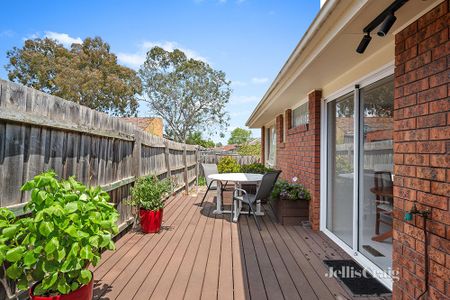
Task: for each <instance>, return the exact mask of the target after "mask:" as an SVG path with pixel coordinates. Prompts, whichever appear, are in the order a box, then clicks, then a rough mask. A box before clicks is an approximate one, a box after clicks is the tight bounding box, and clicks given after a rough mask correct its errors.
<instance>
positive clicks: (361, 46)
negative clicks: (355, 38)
mask: <svg viewBox="0 0 450 300" xmlns="http://www.w3.org/2000/svg"><path fill="white" fill-rule="evenodd" d="M371 40H372V37H371V36H370V33H369V32H368V33H366V34H365V35H364V36H363V38H362V40H361V42H360V43H359V45H358V48H356V52H358V53H359V54H363V53H364V51H366V48H367V46H369V43H370V41H371Z"/></svg>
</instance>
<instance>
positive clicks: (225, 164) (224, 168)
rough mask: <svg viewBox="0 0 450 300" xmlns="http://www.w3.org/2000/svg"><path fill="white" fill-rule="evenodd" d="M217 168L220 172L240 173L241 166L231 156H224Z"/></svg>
mask: <svg viewBox="0 0 450 300" xmlns="http://www.w3.org/2000/svg"><path fill="white" fill-rule="evenodd" d="M217 170H218V171H219V173H239V172H240V171H241V166H240V165H239V164H238V162H237V161H236V160H235V159H234V158H232V157H231V156H224V157H222V158H221V159H220V160H219V163H218V164H217Z"/></svg>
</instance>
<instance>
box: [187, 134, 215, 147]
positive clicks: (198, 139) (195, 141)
mask: <svg viewBox="0 0 450 300" xmlns="http://www.w3.org/2000/svg"><path fill="white" fill-rule="evenodd" d="M186 144H190V145H199V146H202V147H203V148H214V146H215V143H214V142H213V141H212V140H204V139H203V137H202V133H201V132H200V131H197V132H194V133H191V134H189V136H188V138H187V140H186Z"/></svg>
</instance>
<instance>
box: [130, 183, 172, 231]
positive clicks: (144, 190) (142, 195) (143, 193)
mask: <svg viewBox="0 0 450 300" xmlns="http://www.w3.org/2000/svg"><path fill="white" fill-rule="evenodd" d="M171 190H172V181H171V180H170V179H168V178H166V179H163V180H159V179H158V178H157V177H156V176H146V177H141V178H139V179H138V180H137V182H136V184H135V185H134V187H133V188H132V190H131V200H130V201H129V204H131V205H133V206H135V207H137V208H138V210H139V219H140V224H141V229H142V231H143V232H145V233H157V232H159V230H160V229H161V223H162V218H163V209H164V202H165V199H166V198H167V196H169V195H170V191H171Z"/></svg>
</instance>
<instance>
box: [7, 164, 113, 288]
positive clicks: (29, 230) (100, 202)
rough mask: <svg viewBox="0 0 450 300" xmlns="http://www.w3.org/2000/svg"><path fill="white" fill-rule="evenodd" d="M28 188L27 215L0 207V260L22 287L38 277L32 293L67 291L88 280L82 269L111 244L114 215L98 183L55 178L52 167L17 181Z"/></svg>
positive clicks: (97, 260) (19, 286)
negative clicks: (19, 215) (27, 179)
mask: <svg viewBox="0 0 450 300" xmlns="http://www.w3.org/2000/svg"><path fill="white" fill-rule="evenodd" d="M22 191H31V200H30V202H29V203H28V204H27V205H26V206H25V209H26V210H29V211H30V213H31V215H30V216H29V217H24V218H16V217H15V215H14V214H13V213H12V212H11V211H10V210H8V209H6V208H1V209H0V230H1V235H0V262H1V263H5V266H6V267H7V269H6V275H7V276H8V277H9V278H11V279H12V280H17V287H18V288H19V289H21V290H26V289H27V288H28V287H29V286H30V284H32V283H34V282H39V283H38V284H37V285H36V286H35V289H34V295H44V296H50V295H56V294H68V293H70V292H72V291H74V290H76V289H78V288H79V287H80V286H81V285H84V284H87V283H89V282H90V281H91V279H92V273H91V272H90V271H89V270H88V269H87V268H88V266H89V265H90V264H91V263H92V264H93V265H94V266H95V265H96V264H97V263H98V262H99V261H100V256H101V253H102V251H103V250H104V249H110V250H113V249H114V242H113V241H112V234H116V233H117V232H118V228H117V225H116V221H117V219H118V216H119V214H118V213H117V210H116V209H115V208H114V206H113V205H112V204H110V203H109V202H108V200H109V195H108V194H107V193H106V192H104V191H102V190H101V189H100V188H99V187H97V188H93V187H91V188H87V187H86V186H84V185H83V184H81V183H79V182H77V181H76V180H75V179H74V178H73V177H71V178H69V179H68V180H62V181H58V180H57V179H56V174H55V173H54V172H52V171H49V172H46V173H42V174H40V175H38V176H36V177H34V179H33V180H31V181H28V182H27V183H25V184H24V185H23V186H22Z"/></svg>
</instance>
